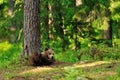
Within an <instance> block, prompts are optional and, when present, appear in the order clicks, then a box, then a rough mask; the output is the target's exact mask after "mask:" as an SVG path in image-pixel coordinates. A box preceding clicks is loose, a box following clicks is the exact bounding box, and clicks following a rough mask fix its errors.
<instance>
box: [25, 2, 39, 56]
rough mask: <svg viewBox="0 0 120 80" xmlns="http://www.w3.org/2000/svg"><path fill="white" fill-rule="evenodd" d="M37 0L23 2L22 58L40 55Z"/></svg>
mask: <svg viewBox="0 0 120 80" xmlns="http://www.w3.org/2000/svg"><path fill="white" fill-rule="evenodd" d="M39 4H40V2H39V0H24V27H23V33H24V41H23V56H30V55H31V54H32V53H34V52H38V53H41V51H40V48H41V46H40V45H41V44H40V17H39V15H40V14H39V13H40V10H39V7H40V6H39Z"/></svg>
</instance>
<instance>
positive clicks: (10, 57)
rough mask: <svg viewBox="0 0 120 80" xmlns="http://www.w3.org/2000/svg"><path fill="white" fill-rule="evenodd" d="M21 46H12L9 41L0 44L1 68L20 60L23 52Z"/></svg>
mask: <svg viewBox="0 0 120 80" xmlns="http://www.w3.org/2000/svg"><path fill="white" fill-rule="evenodd" d="M20 46H21V45H20V44H11V43H9V42H7V41H5V42H2V43H0V68H6V67H8V65H9V64H10V63H12V62H13V61H15V60H16V59H18V57H19V55H20V52H21V47H20Z"/></svg>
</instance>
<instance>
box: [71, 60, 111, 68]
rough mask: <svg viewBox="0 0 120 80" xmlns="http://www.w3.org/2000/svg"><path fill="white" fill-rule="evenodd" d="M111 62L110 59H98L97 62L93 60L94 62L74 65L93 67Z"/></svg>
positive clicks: (75, 65)
mask: <svg viewBox="0 0 120 80" xmlns="http://www.w3.org/2000/svg"><path fill="white" fill-rule="evenodd" d="M109 63H111V62H108V61H97V62H93V63H83V64H74V65H73V66H74V67H76V68H80V67H81V68H84V67H93V66H98V65H102V64H109Z"/></svg>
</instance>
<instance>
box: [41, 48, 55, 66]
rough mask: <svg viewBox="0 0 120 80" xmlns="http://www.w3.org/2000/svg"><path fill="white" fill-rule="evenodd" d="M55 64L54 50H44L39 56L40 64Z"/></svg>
mask: <svg viewBox="0 0 120 80" xmlns="http://www.w3.org/2000/svg"><path fill="white" fill-rule="evenodd" d="M54 62H55V58H54V50H53V49H51V48H45V51H44V52H42V54H41V64H42V65H50V64H52V63H54Z"/></svg>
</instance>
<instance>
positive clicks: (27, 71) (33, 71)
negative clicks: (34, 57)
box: [19, 67, 53, 75]
mask: <svg viewBox="0 0 120 80" xmlns="http://www.w3.org/2000/svg"><path fill="white" fill-rule="evenodd" d="M52 69H53V68H51V67H37V68H35V69H31V70H26V71H23V72H22V73H20V74H19V75H23V74H26V73H32V74H35V73H39V72H44V71H48V70H52Z"/></svg>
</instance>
